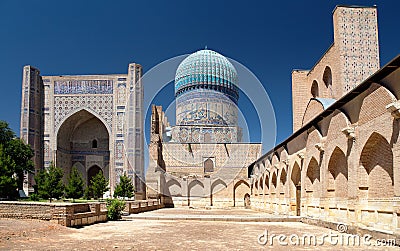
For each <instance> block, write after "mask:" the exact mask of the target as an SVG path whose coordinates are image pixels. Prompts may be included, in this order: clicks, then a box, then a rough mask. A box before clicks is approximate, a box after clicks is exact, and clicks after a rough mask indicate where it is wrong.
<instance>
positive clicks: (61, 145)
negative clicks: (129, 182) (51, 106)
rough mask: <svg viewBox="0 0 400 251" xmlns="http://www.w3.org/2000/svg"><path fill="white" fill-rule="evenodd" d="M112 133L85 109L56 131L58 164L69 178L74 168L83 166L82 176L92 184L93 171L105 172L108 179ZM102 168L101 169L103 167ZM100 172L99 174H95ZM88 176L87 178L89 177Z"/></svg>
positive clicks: (73, 115)
mask: <svg viewBox="0 0 400 251" xmlns="http://www.w3.org/2000/svg"><path fill="white" fill-rule="evenodd" d="M109 147H110V146H109V133H108V130H107V128H106V126H105V125H104V123H103V122H102V121H101V120H100V119H99V118H98V117H96V116H95V115H94V114H92V113H90V112H89V111H87V110H85V109H82V110H80V111H77V112H76V113H74V114H72V115H71V116H69V117H68V118H67V119H66V120H65V121H64V122H63V123H62V124H61V126H60V128H59V129H58V132H57V151H56V165H57V167H59V168H62V169H63V170H64V174H67V175H64V178H66V177H67V176H68V174H69V173H70V171H71V168H72V166H74V165H78V164H79V166H83V170H84V173H82V175H83V177H86V178H87V181H90V179H91V177H92V176H90V175H89V173H90V172H89V171H90V170H89V168H92V167H93V166H97V168H95V169H93V170H92V171H91V172H93V173H94V175H95V174H97V172H98V170H99V169H100V170H102V171H103V174H104V176H105V177H106V179H109V161H110V149H109ZM100 167H101V168H100ZM95 170H97V172H95ZM86 174H87V175H86Z"/></svg>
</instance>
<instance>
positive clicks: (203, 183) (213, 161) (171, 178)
mask: <svg viewBox="0 0 400 251" xmlns="http://www.w3.org/2000/svg"><path fill="white" fill-rule="evenodd" d="M238 85H239V83H238V75H237V71H236V69H235V67H234V66H233V65H232V63H231V62H230V61H229V60H228V59H227V58H226V57H224V56H222V55H221V54H219V53H217V52H215V51H212V50H208V49H205V50H200V51H197V52H195V53H193V54H191V55H189V56H188V57H187V58H185V59H184V60H183V61H182V62H181V64H180V65H179V66H178V69H177V70H176V76H175V99H176V125H175V126H171V125H170V124H169V123H168V119H167V117H166V116H165V114H164V112H163V111H162V107H160V106H153V107H152V124H151V137H150V138H151V142H150V149H149V152H150V156H149V159H150V161H149V162H150V163H149V168H148V170H147V174H146V185H147V187H148V188H149V189H148V191H147V193H148V194H147V196H148V197H159V196H162V198H164V199H165V200H164V203H165V204H171V205H174V206H177V205H180V206H185V205H188V206H191V205H199V206H204V205H214V206H215V205H230V204H232V203H233V204H235V203H237V204H240V205H244V204H243V203H244V196H245V195H246V193H245V191H247V190H249V188H250V186H249V184H248V182H247V181H246V179H247V178H246V177H247V166H248V165H249V164H250V163H251V162H252V161H254V160H255V159H256V158H258V157H259V156H260V155H261V144H259V143H243V142H241V138H242V130H241V128H240V127H238V107H237V104H238V99H239V87H238Z"/></svg>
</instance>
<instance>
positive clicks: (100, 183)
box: [90, 172, 109, 199]
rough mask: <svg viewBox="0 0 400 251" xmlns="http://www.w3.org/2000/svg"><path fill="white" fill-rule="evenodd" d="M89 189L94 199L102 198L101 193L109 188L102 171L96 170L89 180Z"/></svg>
mask: <svg viewBox="0 0 400 251" xmlns="http://www.w3.org/2000/svg"><path fill="white" fill-rule="evenodd" d="M90 183H91V184H90V186H91V189H90V190H91V191H92V192H93V197H94V198H95V199H100V198H103V194H104V193H105V192H107V191H108V190H109V188H108V180H106V178H105V177H104V175H103V173H102V172H98V173H97V174H96V175H95V176H94V177H93V178H92V180H91V181H90Z"/></svg>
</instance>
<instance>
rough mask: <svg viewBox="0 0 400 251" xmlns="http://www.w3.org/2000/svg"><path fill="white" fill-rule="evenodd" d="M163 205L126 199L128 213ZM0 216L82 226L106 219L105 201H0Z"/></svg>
mask: <svg viewBox="0 0 400 251" xmlns="http://www.w3.org/2000/svg"><path fill="white" fill-rule="evenodd" d="M162 207H163V205H162V204H160V203H159V202H158V201H157V200H136V201H126V205H125V211H126V212H128V213H129V214H137V213H141V212H146V211H151V210H156V209H159V208H162ZM0 218H14V219H38V220H48V221H53V222H56V223H58V224H60V225H63V226H67V227H74V226H84V225H90V224H94V223H98V222H106V221H107V209H106V203H105V202H93V203H43V202H20V201H0Z"/></svg>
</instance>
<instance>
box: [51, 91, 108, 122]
mask: <svg viewBox="0 0 400 251" xmlns="http://www.w3.org/2000/svg"><path fill="white" fill-rule="evenodd" d="M78 107H79V108H89V109H90V110H93V111H95V112H96V113H97V114H98V115H99V116H100V117H102V118H103V119H104V120H105V121H106V123H107V125H108V126H109V127H110V128H112V126H111V125H112V117H113V116H112V115H113V98H112V96H110V95H105V96H100V95H99V96H55V97H54V124H55V128H57V126H58V125H59V124H60V122H61V121H62V120H63V119H64V118H65V117H66V116H69V115H70V114H71V113H72V112H73V111H74V110H76V108H78Z"/></svg>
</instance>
